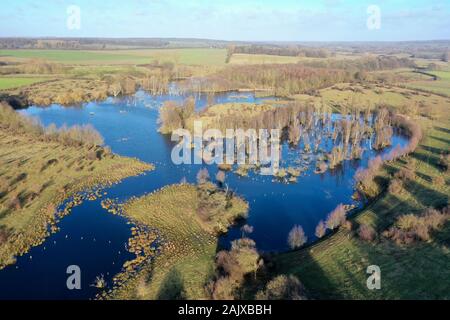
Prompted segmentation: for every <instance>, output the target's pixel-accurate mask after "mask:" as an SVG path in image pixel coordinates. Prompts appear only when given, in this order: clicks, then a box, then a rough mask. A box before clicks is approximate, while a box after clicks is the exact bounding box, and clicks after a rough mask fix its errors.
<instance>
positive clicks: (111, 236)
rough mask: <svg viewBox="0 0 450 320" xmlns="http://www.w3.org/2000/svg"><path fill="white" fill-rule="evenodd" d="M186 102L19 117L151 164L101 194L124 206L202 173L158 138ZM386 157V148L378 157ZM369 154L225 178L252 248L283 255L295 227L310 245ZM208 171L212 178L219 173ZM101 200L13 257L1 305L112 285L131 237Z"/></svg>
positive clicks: (80, 295)
mask: <svg viewBox="0 0 450 320" xmlns="http://www.w3.org/2000/svg"><path fill="white" fill-rule="evenodd" d="M184 98H185V97H183V96H175V95H165V96H157V97H153V96H150V95H147V94H145V93H143V92H138V93H137V94H136V96H133V97H125V98H118V99H111V98H110V99H108V100H106V101H104V102H101V103H88V104H85V105H83V106H82V107H69V108H67V107H61V106H58V105H53V106H51V107H47V108H39V107H30V108H28V109H26V110H23V111H21V112H23V113H25V114H28V115H32V116H36V117H38V118H39V119H40V120H41V122H42V123H43V124H44V125H49V124H51V123H55V124H56V125H58V126H61V125H63V124H66V125H68V126H71V125H75V124H78V125H81V124H92V125H93V126H94V127H95V128H96V129H97V130H98V131H99V132H100V133H101V134H102V135H103V137H104V138H105V143H106V144H107V145H108V146H110V147H111V149H112V151H113V152H115V153H117V154H120V155H123V156H130V157H136V158H139V159H141V160H143V161H146V162H150V163H153V164H155V165H156V170H155V171H152V172H149V173H146V174H145V175H142V176H138V177H131V178H128V179H125V180H124V181H123V182H121V183H120V184H117V185H114V186H112V187H110V188H107V189H106V190H105V191H106V192H107V197H108V198H118V199H119V201H126V200H127V199H129V198H130V197H131V196H142V195H144V194H146V193H149V192H152V191H154V190H157V189H159V188H161V187H163V186H165V185H168V184H173V183H178V182H180V180H181V179H183V178H186V179H187V181H189V182H195V180H196V175H197V172H198V170H199V169H200V168H201V166H198V165H180V166H176V165H174V164H173V163H172V161H171V158H170V153H171V150H172V147H173V145H174V144H173V143H172V142H171V141H170V139H169V137H168V136H164V135H161V134H159V133H158V132H157V129H158V124H157V119H158V108H159V107H160V105H161V104H162V103H163V102H164V101H166V100H178V101H182V100H183V99H184ZM206 101H207V98H206V96H204V95H201V96H199V97H197V109H202V108H204V107H205V106H206ZM263 101H264V99H258V98H255V97H254V95H253V94H247V93H246V94H242V93H226V94H220V95H217V96H215V102H216V103H224V102H255V103H262V102H263ZM405 143H406V140H405V139H404V138H401V137H398V136H396V137H395V138H394V146H395V145H397V144H402V145H404V144H405ZM388 151H389V148H388V149H386V150H384V151H383V152H388ZM298 155H299V151H298V150H290V149H289V148H288V147H287V146H284V147H283V159H284V161H285V162H286V164H291V163H292V162H294V161H295V160H296V159H298ZM375 155H376V153H375V152H374V151H367V152H365V154H364V159H363V160H361V161H346V162H345V163H344V165H343V166H342V168H340V169H339V170H334V171H328V172H326V173H325V174H321V175H318V174H314V173H313V167H311V168H310V169H309V170H308V171H306V173H305V174H304V175H302V176H301V177H299V179H298V182H297V183H295V184H283V183H278V182H273V181H272V180H273V178H272V177H268V176H260V175H256V174H254V173H250V175H249V177H246V178H240V177H238V176H237V175H235V174H232V173H228V174H227V183H228V185H229V186H230V188H232V189H233V190H235V191H237V193H238V194H239V195H241V196H243V197H244V198H245V199H246V200H247V201H248V202H249V204H250V212H249V218H248V220H247V221H246V223H248V224H250V225H252V226H253V227H254V232H253V233H252V234H251V235H250V237H251V238H253V239H254V240H255V241H256V244H257V247H258V249H260V250H264V251H281V250H286V249H288V246H287V242H286V239H287V234H288V233H289V231H290V230H291V228H292V227H293V226H294V225H295V224H299V225H301V226H303V228H304V230H305V232H306V234H307V235H308V237H309V239H310V240H314V230H315V227H316V225H317V223H318V222H319V221H320V220H321V219H324V218H325V217H326V216H327V215H328V213H329V212H330V211H332V210H333V209H334V208H335V207H336V206H337V205H338V204H339V203H345V204H352V199H351V196H352V194H353V192H354V181H353V176H354V174H355V172H356V170H357V168H359V167H361V166H366V165H367V161H368V160H369V159H370V158H371V157H373V156H375ZM207 168H208V170H209V172H210V175H211V177H214V176H215V174H216V172H217V168H216V167H215V166H210V167H207ZM101 200H102V199H98V200H95V201H86V202H84V203H83V204H82V205H80V206H79V207H76V208H74V209H73V211H72V213H71V214H70V215H69V216H67V217H65V218H64V219H63V220H62V222H61V223H60V224H59V225H58V226H59V227H60V232H58V233H56V234H54V235H52V236H51V237H49V238H48V239H47V240H46V241H45V243H44V244H43V245H41V246H39V247H36V248H33V249H31V251H30V253H29V254H26V255H24V256H22V257H19V258H18V259H17V263H16V264H15V265H13V266H9V267H8V268H6V269H4V270H2V271H0V298H1V299H11V298H26V299H88V298H92V297H94V295H95V293H96V292H97V291H96V290H97V289H95V288H94V287H92V286H91V284H92V283H93V282H94V280H95V277H96V276H98V275H100V274H103V275H104V276H105V279H106V280H107V281H108V282H109V283H110V282H111V279H112V277H113V276H114V275H115V274H117V273H118V272H120V270H121V266H122V264H123V263H124V262H125V261H126V260H129V259H130V258H131V257H132V256H131V254H129V253H128V252H127V251H126V250H125V244H126V242H127V240H128V238H129V237H130V235H131V232H130V225H129V224H127V221H126V220H125V219H124V218H122V217H119V216H114V215H111V214H109V213H107V212H106V211H105V210H104V209H102V208H101V205H100V202H101ZM239 227H240V226H236V227H234V228H232V229H231V230H230V232H229V233H228V234H227V235H225V236H223V237H222V238H221V239H220V243H221V245H222V246H223V247H225V248H226V247H228V246H229V243H230V241H231V240H233V239H236V238H239V237H240V236H241V232H240V229H239ZM69 265H78V266H80V268H81V271H82V290H74V291H70V290H67V287H66V279H67V277H68V275H67V274H66V269H67V267H68V266H69Z"/></svg>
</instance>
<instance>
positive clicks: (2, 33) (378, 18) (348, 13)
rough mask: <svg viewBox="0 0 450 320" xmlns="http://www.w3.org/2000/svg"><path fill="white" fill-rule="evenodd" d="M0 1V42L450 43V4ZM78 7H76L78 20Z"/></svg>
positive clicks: (402, 0) (403, 0)
mask: <svg viewBox="0 0 450 320" xmlns="http://www.w3.org/2000/svg"><path fill="white" fill-rule="evenodd" d="M1 2H3V3H2V5H1V9H0V37H106V38H107V37H115V38H120V37H124V38H132V37H142V38H172V37H173V38H202V39H218V40H243V41H399V40H439V39H450V1H449V0H314V1H309V0H127V1H124V0H108V1H105V0H12V1H11V0H10V1H6V0H1ZM73 6H75V9H76V8H79V15H78V14H77V10H75V11H74V10H73V8H74V7H73ZM78 22H79V23H78Z"/></svg>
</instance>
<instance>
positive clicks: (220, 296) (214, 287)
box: [206, 277, 237, 300]
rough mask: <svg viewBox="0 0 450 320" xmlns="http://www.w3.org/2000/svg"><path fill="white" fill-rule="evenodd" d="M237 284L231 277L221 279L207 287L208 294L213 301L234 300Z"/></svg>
mask: <svg viewBox="0 0 450 320" xmlns="http://www.w3.org/2000/svg"><path fill="white" fill-rule="evenodd" d="M236 286H237V283H236V282H235V281H234V280H232V279H231V278H230V277H221V278H219V279H217V280H216V281H211V282H210V283H209V285H208V286H207V290H206V291H207V292H208V293H209V294H210V296H211V298H212V299H213V300H234V299H235V295H236Z"/></svg>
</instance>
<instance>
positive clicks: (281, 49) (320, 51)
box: [228, 45, 332, 58]
mask: <svg viewBox="0 0 450 320" xmlns="http://www.w3.org/2000/svg"><path fill="white" fill-rule="evenodd" d="M234 53H245V54H266V55H274V56H288V57H308V58H328V57H330V56H331V55H332V54H331V52H330V51H329V50H327V49H324V48H306V47H299V46H270V45H247V46H230V47H229V48H228V55H229V56H231V55H233V54H234Z"/></svg>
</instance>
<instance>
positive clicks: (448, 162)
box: [439, 154, 450, 171]
mask: <svg viewBox="0 0 450 320" xmlns="http://www.w3.org/2000/svg"><path fill="white" fill-rule="evenodd" d="M439 165H440V166H441V167H442V169H444V170H446V171H449V170H450V154H447V155H443V154H441V155H440V157H439Z"/></svg>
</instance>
